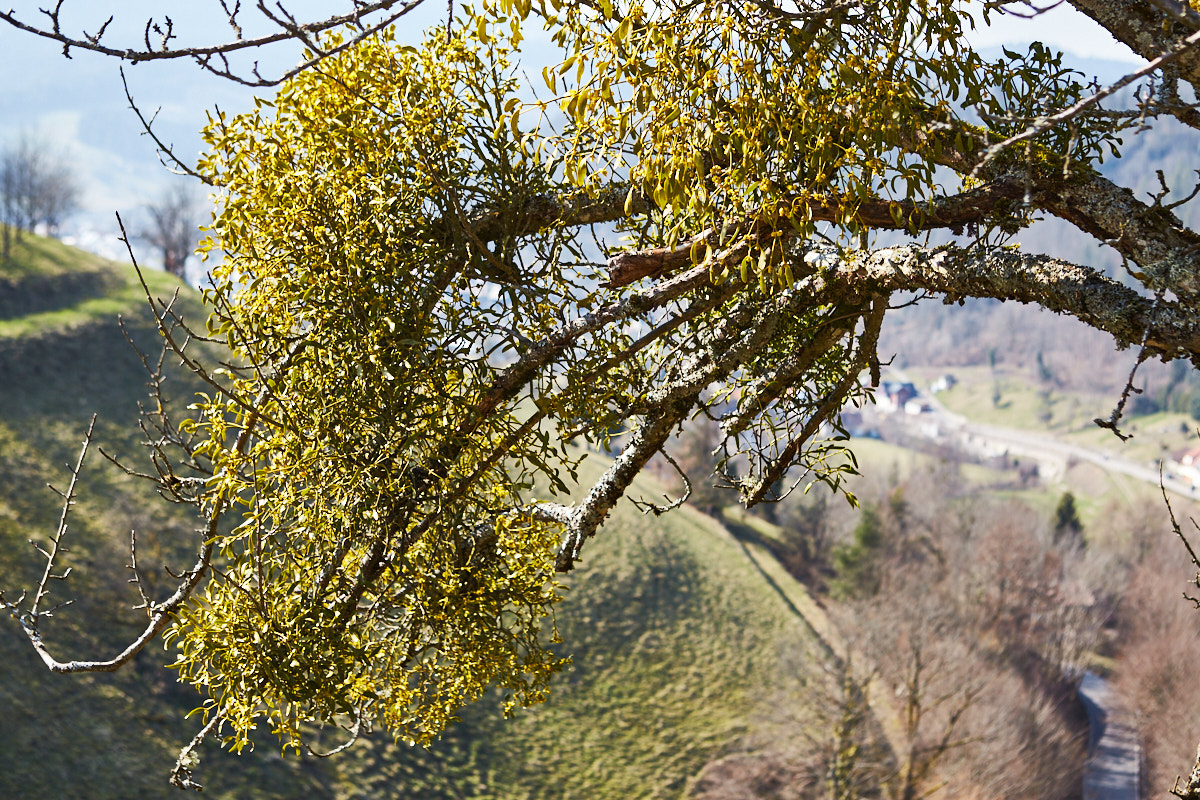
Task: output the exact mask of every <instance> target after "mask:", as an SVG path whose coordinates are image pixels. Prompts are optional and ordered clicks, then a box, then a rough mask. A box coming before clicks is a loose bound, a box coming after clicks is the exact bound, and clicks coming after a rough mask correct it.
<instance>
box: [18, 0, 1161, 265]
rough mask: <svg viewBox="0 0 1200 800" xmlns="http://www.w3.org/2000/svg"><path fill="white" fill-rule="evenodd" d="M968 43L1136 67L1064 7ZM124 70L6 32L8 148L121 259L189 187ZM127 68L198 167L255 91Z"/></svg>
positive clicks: (95, 14)
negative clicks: (172, 185)
mask: <svg viewBox="0 0 1200 800" xmlns="http://www.w3.org/2000/svg"><path fill="white" fill-rule="evenodd" d="M10 2H11V3H12V7H13V8H14V10H15V11H16V13H17V16H18V18H20V19H24V20H30V21H32V20H34V19H36V18H37V17H38V11H37V6H39V5H41V6H45V5H46V0H16V2H13V0H10ZM245 5H246V6H248V7H249V6H251V4H250V3H246V4H245ZM287 5H288V7H289V8H290V9H291V10H292V11H293V12H294V13H295V14H296V15H297V16H298V17H300V18H317V17H319V16H321V15H322V12H324V13H329V9H331V8H333V9H340V8H341V7H342V6H348V5H349V4H348V3H344V2H342V3H330V2H329V0H293V2H288V3H287ZM64 7H65V13H64V28H65V29H67V30H73V31H78V30H79V29H80V28H83V29H84V30H87V31H89V32H94V31H95V30H96V29H97V28H98V27H99V25H100V23H102V22H103V19H104V18H105V14H104V13H101V12H100V11H98V10H96V9H104V8H112V9H114V10H115V12H116V13H117V14H118V15H119V16H118V17H117V18H116V19H115V20H114V22H113V24H112V27H111V28H110V31H109V33H108V34H106V37H105V40H106V41H109V40H111V41H112V42H113V43H116V42H123V43H128V42H130V40H131V39H133V40H134V41H136V40H137V39H139V38H140V33H141V26H142V25H144V21H145V19H146V18H147V17H148V16H150V15H151V14H157V15H162V14H168V15H170V16H172V18H174V19H175V21H176V23H177V29H178V30H179V32H180V35H181V36H182V37H184V38H183V42H184V43H189V42H195V43H198V42H212V41H223V40H227V39H229V38H232V36H231V31H230V29H229V27H228V25H227V24H226V23H225V21H224V18H223V16H222V15H221V12H220V8H219V5H218V3H217V0H207V2H203V3H201V2H197V0H182V1H181V0H153V1H152V2H151V1H148V0H120V1H119V2H118V1H117V0H111V2H102V1H101V0H67V2H66V3H65V4H64ZM248 10H249V9H248ZM444 13H445V4H444V3H443V2H441V0H433V2H432V3H428V2H427V4H426V6H424V7H422V8H420V9H418V11H417V12H415V13H414V14H412V15H411V16H410V17H407V18H406V19H405V20H404V22H403V23H402V29H407V30H409V31H411V33H412V38H413V39H416V38H419V36H420V32H421V30H423V29H424V28H425V27H426V26H428V25H429V24H430V23H431V22H433V21H436V20H438V19H439V18H441V17H442V16H443V15H444ZM252 23H253V19H252V18H251V17H249V16H247V17H246V19H245V20H244V24H247V30H246V31H245V35H246V36H248V37H249V36H253V35H254V33H255V30H254V29H253V27H251V24H252ZM971 38H972V40H973V42H974V43H975V44H976V45H977V46H979V47H989V46H996V45H1000V44H1009V45H1021V44H1027V43H1028V42H1030V41H1034V40H1041V41H1043V42H1046V43H1047V44H1049V45H1052V46H1055V47H1058V48H1060V49H1062V50H1064V51H1066V52H1069V53H1072V54H1074V55H1076V56H1080V57H1084V58H1090V59H1107V60H1111V61H1122V62H1127V63H1129V64H1133V63H1137V62H1138V59H1137V58H1136V57H1135V56H1134V55H1133V54H1132V53H1131V52H1130V51H1129V50H1128V49H1127V48H1125V47H1124V46H1123V45H1121V44H1119V43H1117V42H1116V41H1114V40H1113V39H1112V37H1111V36H1110V35H1109V34H1108V32H1107V31H1105V30H1103V29H1102V28H1100V27H1099V26H1098V25H1096V24H1095V23H1093V22H1092V21H1091V20H1089V19H1087V18H1086V17H1084V16H1082V15H1081V14H1078V13H1077V12H1075V11H1074V10H1073V9H1071V8H1070V7H1069V6H1067V5H1066V4H1062V5H1060V6H1058V7H1057V8H1055V9H1053V10H1052V11H1050V12H1047V13H1046V14H1044V15H1042V16H1040V17H1038V18H1036V19H1033V20H1026V19H1020V18H1017V17H1012V16H1004V17H994V18H993V20H992V26H991V27H990V28H980V29H979V30H977V31H976V32H975V33H974V34H973V35H972V37H971ZM297 56H298V51H297V50H296V49H295V48H292V47H286V46H283V47H276V48H274V49H271V50H269V51H265V52H260V53H258V54H256V56H255V57H256V58H258V59H259V60H260V62H261V66H262V67H264V72H269V71H272V70H273V71H275V72H277V71H278V70H279V69H280V68H286V66H287V65H289V64H292V63H295V61H296V59H297ZM117 68H118V64H117V62H115V61H114V60H112V59H107V58H103V57H99V56H95V55H91V54H88V53H80V52H73V53H72V58H71V59H66V58H63V56H62V52H61V48H60V47H59V46H57V45H55V44H54V43H52V42H49V41H46V40H42V39H38V38H37V37H34V36H32V35H29V34H26V33H22V32H20V31H17V30H15V29H13V28H10V27H9V26H7V25H4V24H3V23H0V76H3V80H2V81H0V145H2V144H5V143H7V142H10V141H12V140H13V139H15V138H16V137H17V136H18V135H21V134H22V133H25V134H27V135H34V136H36V137H37V138H38V139H39V140H42V141H45V142H48V143H49V144H50V145H51V146H53V147H54V148H56V149H57V150H58V151H59V152H61V153H62V154H63V155H64V157H66V158H69V159H70V161H71V163H72V164H73V165H74V167H75V168H76V169H77V171H78V174H79V175H80V176H81V178H82V182H83V184H84V187H85V195H84V198H83V213H81V214H80V215H79V216H78V218H77V219H76V220H75V221H74V226H73V227H74V229H75V233H76V234H77V236H80V237H81V238H80V240H79V242H78V243H79V244H81V245H82V246H85V247H87V249H92V250H96V251H98V252H104V253H105V254H106V255H110V256H113V257H117V256H119V255H121V252H120V250H119V246H118V245H117V243H116V241H115V237H114V235H113V231H115V224H114V222H113V220H114V217H113V212H114V211H119V212H121V214H122V216H123V217H126V218H127V219H129V220H134V219H136V218H137V216H138V215H139V214H140V213H142V208H143V206H144V205H145V203H146V202H147V201H148V200H149V199H150V198H152V197H153V196H154V195H155V194H157V193H158V192H160V191H162V189H163V187H164V186H166V185H167V184H168V182H169V181H178V180H183V179H181V178H176V177H173V176H171V175H169V174H167V173H166V171H165V170H164V169H163V168H162V167H161V166H160V165H159V164H158V161H157V158H156V157H155V155H154V148H153V145H152V143H151V142H150V141H149V140H148V139H147V138H146V137H144V136H140V135H139V134H140V130H141V129H140V126H139V125H138V123H137V120H136V118H135V117H134V115H133V113H132V112H131V111H129V109H128V108H127V105H128V104H127V102H126V100H125V96H124V92H123V90H122V88H121V80H120V76H119V74H118V69H117ZM1112 68H1113V65H1110V66H1109V69H1110V70H1111V69H1112ZM1120 69H1123V68H1122V67H1118V68H1117V70H1118V71H1120ZM125 70H126V74H127V76H128V78H129V83H130V87H131V89H132V90H133V94H134V98H135V100H136V101H137V102H138V104H139V105H140V106H142V108H143V109H144V110H145V111H146V112H148V113H149V112H154V110H155V109H158V124H157V125H156V128H159V129H161V133H162V135H163V136H164V137H165V138H166V139H167V140H168V141H169V142H171V143H173V144H174V145H175V146H176V147H177V151H178V153H179V154H180V156H181V157H183V158H185V159H193V158H194V157H195V155H196V154H197V153H198V152H199V149H200V138H199V136H198V133H197V132H198V131H199V129H200V128H201V127H202V126H203V125H204V123H205V119H206V112H207V111H208V110H210V109H212V108H213V107H214V106H220V107H221V108H222V109H225V110H227V111H238V110H241V109H243V108H245V107H247V106H248V105H249V103H250V97H251V93H250V92H249V90H246V89H243V88H241V87H238V86H235V85H233V84H231V83H229V82H227V81H223V80H220V79H217V78H214V77H212V76H208V75H205V74H204V73H202V72H201V71H200V70H199V69H198V68H197V67H195V66H194V65H192V64H189V63H184V62H174V63H171V62H157V63H148V64H138V65H134V66H132V67H130V66H126V68H125ZM1085 71H1088V68H1085ZM267 93H268V94H269V90H267Z"/></svg>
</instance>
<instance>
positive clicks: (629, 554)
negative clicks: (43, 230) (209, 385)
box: [0, 238, 826, 800]
mask: <svg viewBox="0 0 1200 800" xmlns="http://www.w3.org/2000/svg"><path fill="white" fill-rule="evenodd" d="M22 247H23V249H20V250H18V251H17V261H16V262H14V264H12V265H10V268H9V269H7V270H6V271H4V272H3V274H2V277H3V278H4V279H6V280H8V281H9V285H10V286H12V287H16V288H14V291H17V292H20V291H27V292H28V293H30V295H31V296H34V295H36V296H38V297H39V298H40V300H39V303H40V306H39V307H38V310H37V311H36V313H34V314H29V315H25V316H13V315H10V316H9V317H8V318H0V374H4V375H5V380H4V381H0V481H2V483H0V485H2V486H3V487H4V488H3V490H0V587H3V588H5V589H7V590H9V591H12V590H14V589H16V588H18V587H21V586H28V585H29V584H30V583H31V582H32V581H33V580H34V579H35V576H36V571H37V569H38V568H39V566H40V565H39V562H38V559H37V557H36V553H34V552H33V550H32V548H30V547H29V546H28V544H26V542H25V540H26V539H28V538H33V539H35V540H40V541H44V540H45V537H46V535H47V534H48V533H49V532H50V531H51V530H52V528H53V525H54V523H55V521H56V519H57V513H58V504H57V499H56V498H55V497H54V495H52V494H51V493H50V492H49V491H47V490H46V489H45V488H44V484H45V483H46V482H47V481H54V482H56V483H61V482H62V481H63V479H64V469H63V464H64V463H65V462H66V461H67V460H68V459H70V458H71V457H72V456H73V455H74V454H75V452H76V451H77V449H78V446H79V440H80V438H81V435H82V432H83V430H84V428H85V427H86V424H87V419H88V417H89V416H90V414H91V413H92V412H93V411H99V412H100V413H101V422H100V424H99V429H98V430H99V434H98V438H99V439H100V441H101V443H102V444H104V445H105V446H106V447H108V448H110V449H115V450H116V451H118V452H122V453H128V454H134V453H136V452H137V450H138V447H137V441H138V440H139V439H140V433H139V432H138V431H137V430H136V428H135V426H134V414H135V411H136V403H137V401H138V400H139V399H140V398H141V397H142V396H143V395H144V387H143V383H144V380H145V379H144V376H143V374H142V371H141V365H140V364H139V363H138V361H137V359H136V357H135V356H134V354H133V352H132V351H131V350H130V348H129V347H128V345H127V344H126V343H125V341H124V338H123V337H122V336H121V334H120V331H119V330H118V329H117V327H116V325H115V321H114V320H113V315H115V314H116V313H120V314H122V315H125V316H126V317H127V318H129V319H131V320H133V323H132V324H133V333H134V336H135V338H136V339H138V340H139V341H140V342H141V343H142V344H143V346H146V347H150V346H152V345H153V344H154V340H155V335H154V332H153V331H152V330H151V329H150V327H149V323H148V321H147V317H146V315H145V313H144V310H143V309H142V306H141V300H140V299H139V295H138V291H137V290H135V289H136V284H135V283H134V277H133V274H132V271H131V270H129V269H128V268H126V267H121V266H118V265H112V264H108V263H104V262H101V261H99V260H97V259H94V258H92V257H90V256H84V255H81V254H77V253H74V251H70V250H68V249H66V248H63V247H62V246H61V245H58V244H57V243H53V242H47V241H44V240H39V239H36V238H34V239H27V240H26V243H25V244H24V245H23V246H22ZM75 268H78V270H80V272H81V273H90V274H94V275H95V277H93V278H89V279H87V280H78V281H74V282H72V279H62V276H64V275H70V274H71V270H72V269H75ZM151 279H152V281H153V287H154V289H155V291H162V292H164V293H169V292H170V291H174V288H175V285H172V284H171V279H170V278H169V277H168V276H164V275H162V274H161V273H156V274H154V275H153V276H152V278H151ZM56 280H63V286H66V287H67V289H64V290H63V291H61V292H58V293H54V292H51V299H50V300H47V299H46V298H45V297H43V296H42V295H40V294H39V292H38V290H37V289H36V286H37V285H44V284H45V282H46V281H50V282H53V281H56ZM39 281H41V282H42V283H41V284H39V283H38V282H39ZM31 286H32V287H34V288H31ZM89 287H90V288H89ZM68 289H69V290H68ZM54 298H57V299H54ZM182 302H184V304H185V306H186V308H187V309H188V313H189V314H193V315H198V314H200V313H202V311H201V310H200V308H199V305H198V302H197V299H196V297H195V295H194V294H192V293H190V292H185V297H184V298H183V299H182ZM35 305H36V304H35ZM0 317H2V315H0ZM197 318H199V317H197ZM173 386H174V389H173V394H174V396H175V398H176V399H177V400H179V401H181V402H186V401H187V398H188V397H189V396H190V393H191V391H193V390H194V389H195V384H194V383H190V382H189V381H188V380H186V379H184V378H181V377H177V378H176V379H175V382H174V383H173ZM602 468H603V459H601V458H599V457H597V456H594V455H592V456H589V457H588V459H587V461H585V463H584V465H583V476H584V478H585V480H586V479H588V478H594V477H595V476H596V474H598V471H599V470H601V469H602ZM632 493H633V494H634V495H635V496H636V495H637V494H644V495H646V496H650V497H655V496H658V495H660V494H661V492H660V489H659V487H657V486H654V485H652V484H651V483H649V482H639V483H638V484H637V485H636V486H635V488H634V490H633V492H632ZM75 520H76V522H75V526H74V528H73V539H72V548H73V551H72V553H71V559H72V560H71V565H72V566H73V567H74V568H75V574H74V577H73V578H72V580H71V583H70V585H69V586H68V587H65V588H68V589H69V590H70V591H71V592H73V593H75V594H76V595H77V596H78V598H79V600H78V603H77V604H76V605H75V606H71V607H69V608H67V609H64V610H63V611H61V612H60V613H59V614H58V615H57V619H56V621H55V624H54V625H53V626H52V627H51V628H50V629H49V630H48V639H49V642H50V644H51V647H52V648H54V650H55V652H56V653H58V654H60V655H62V656H66V655H68V654H75V655H79V656H86V657H101V656H107V655H110V654H112V653H113V652H114V651H115V649H116V648H118V647H119V646H120V645H121V644H123V643H124V641H125V640H127V638H128V637H129V636H130V634H131V632H132V631H133V630H135V626H136V625H137V623H138V617H137V615H136V614H134V613H132V612H130V611H128V608H127V607H128V605H129V604H130V603H131V601H133V594H134V593H133V590H132V589H131V588H130V587H129V586H128V585H127V584H126V582H125V578H126V576H127V571H126V570H125V569H124V564H125V562H126V560H127V559H128V553H127V552H126V550H125V547H126V542H127V537H128V535H129V530H130V528H137V529H138V530H139V531H141V532H142V533H141V537H142V538H141V542H142V545H141V546H142V547H143V548H144V552H143V558H144V560H145V561H146V562H149V563H155V564H162V563H168V564H171V565H173V566H174V567H175V568H176V569H178V568H179V567H180V566H182V565H183V564H185V563H187V562H186V558H187V557H188V555H189V553H190V551H191V550H192V548H193V547H194V538H195V537H194V534H193V532H192V528H193V526H194V521H193V520H190V519H189V518H187V517H186V515H180V514H179V513H178V509H175V508H170V507H166V506H164V505H163V504H162V503H160V502H156V501H155V499H154V498H153V497H152V496H151V495H150V493H149V492H148V491H147V488H146V487H144V486H141V485H139V484H137V483H133V482H130V481H129V480H128V479H126V478H124V477H123V476H120V475H118V474H116V473H115V471H114V470H113V469H111V468H110V467H108V466H107V465H105V464H104V462H103V461H102V460H101V459H99V458H93V459H92V461H91V462H90V463H89V467H88V469H87V470H86V485H85V488H84V490H83V495H82V498H81V502H80V505H79V506H78V508H77V509H76V516H75ZM153 573H154V574H155V575H156V576H157V578H158V580H160V581H162V582H164V583H165V582H166V581H167V580H168V579H167V578H166V576H165V575H163V573H162V572H161V571H160V570H157V569H156V570H153ZM566 586H567V592H566V599H565V600H564V602H563V603H562V604H561V605H560V610H559V626H560V629H561V632H562V635H563V639H564V644H563V645H562V648H563V653H564V654H568V655H570V656H571V657H572V658H573V665H572V666H571V667H570V668H569V669H568V671H567V672H566V673H565V674H563V675H562V676H560V679H559V681H558V683H557V686H556V689H555V692H554V694H553V696H552V698H551V700H550V702H548V703H547V704H545V705H543V706H540V707H538V708H534V709H529V710H525V711H520V712H518V713H517V714H516V715H515V717H514V718H513V719H510V720H505V719H503V718H502V717H501V715H500V714H499V713H498V710H497V709H498V702H497V701H496V699H495V698H485V699H484V700H483V701H482V702H480V703H479V704H478V705H477V706H476V707H473V708H470V709H468V710H467V711H466V713H465V714H464V720H463V722H462V724H460V725H458V726H456V727H455V728H453V729H452V730H451V731H449V732H448V734H447V735H446V737H445V739H444V740H443V741H441V742H439V743H438V744H437V745H435V746H434V747H433V748H432V749H430V750H428V751H425V750H421V749H412V748H408V747H405V746H403V745H396V744H393V743H392V742H391V741H390V740H389V739H388V738H387V737H386V735H383V734H379V733H377V734H374V735H372V736H369V737H367V739H366V740H365V741H364V742H362V743H360V744H359V745H357V746H356V747H355V748H352V749H351V750H350V751H348V752H347V753H345V754H343V755H342V756H340V757H337V758H333V759H327V760H320V759H315V758H312V757H308V756H305V757H292V756H289V757H288V758H286V759H284V758H281V757H280V756H279V755H278V750H277V746H276V744H275V743H274V742H273V741H272V740H271V738H270V736H269V735H264V737H263V738H262V739H261V741H260V742H259V744H258V747H257V749H256V750H255V751H254V752H253V753H249V754H247V755H243V756H240V757H238V756H232V755H228V754H223V753H220V752H218V750H217V749H216V747H215V746H209V745H206V747H205V749H204V751H203V754H202V755H203V765H202V767H201V770H200V772H199V773H198V775H199V777H200V778H201V779H202V780H204V781H206V783H207V788H206V795H208V796H215V797H219V798H244V797H255V798H285V797H312V798H408V797H411V798H460V799H461V798H496V799H499V798H514V799H515V798H555V800H559V799H560V798H628V797H638V798H652V797H654V798H657V797H662V798H668V797H669V798H674V797H679V796H681V794H682V793H683V792H684V791H685V789H686V787H687V786H688V784H689V781H690V780H692V779H693V778H694V777H695V776H696V775H697V774H698V772H699V771H700V770H701V769H702V768H703V767H704V765H705V764H706V763H709V762H711V761H713V760H714V759H717V758H720V757H722V756H725V755H728V754H730V753H743V752H759V751H762V750H764V749H766V750H770V751H772V752H775V753H780V752H782V753H784V754H785V756H786V757H793V756H795V755H796V754H797V753H798V752H799V751H801V750H803V748H804V747H806V746H807V745H806V744H805V743H806V742H807V741H808V739H809V738H810V737H812V736H819V735H820V734H821V732H820V731H819V730H814V729H813V727H812V723H811V722H809V721H808V720H809V719H810V718H809V717H808V716H807V715H806V709H808V708H810V707H811V704H812V703H813V702H815V701H814V699H813V698H814V692H815V693H817V694H820V692H822V691H823V686H822V685H821V682H822V680H823V678H822V675H823V673H822V672H821V671H820V669H819V666H820V664H821V662H822V661H823V660H824V659H825V657H826V655H825V651H824V650H823V649H822V646H821V645H820V643H819V642H818V641H817V640H816V639H815V637H813V636H812V634H811V631H810V629H809V628H808V627H807V626H806V624H805V623H804V621H803V620H802V619H801V618H800V617H799V616H798V615H797V613H796V610H795V607H794V603H792V602H791V601H789V600H788V599H787V598H786V597H785V596H784V594H783V593H781V591H780V588H779V585H778V583H777V582H776V583H772V582H770V581H767V580H764V577H763V573H762V571H761V569H760V567H759V566H756V564H755V563H754V562H753V561H752V560H751V559H750V558H749V557H748V555H747V552H746V550H745V549H744V548H742V546H741V545H740V544H739V543H738V542H736V541H735V540H734V539H732V538H731V537H730V536H729V535H728V533H727V532H726V531H725V530H724V529H722V528H721V527H720V526H719V525H717V524H716V523H715V522H713V521H712V520H710V519H708V518H707V517H703V516H702V515H699V514H697V513H695V512H693V511H691V510H689V509H683V510H680V511H678V512H676V513H673V514H670V515H668V516H666V517H663V518H661V519H655V518H653V517H644V516H642V515H641V514H640V513H638V512H637V511H636V510H635V509H634V508H633V507H632V506H631V505H630V504H629V503H628V502H624V503H622V504H621V506H620V507H619V509H618V510H617V511H616V512H615V513H614V515H613V518H612V519H611V520H610V522H609V523H608V524H606V525H605V526H604V528H603V529H602V530H601V531H600V532H599V534H598V535H597V538H596V539H595V540H593V541H592V542H591V543H590V544H589V546H588V548H587V549H586V551H585V553H584V560H583V562H582V564H581V566H580V568H579V569H578V570H577V571H576V572H574V573H572V574H571V576H570V577H569V579H568V581H567V584H566ZM789 591H791V592H793V593H795V592H802V589H800V588H799V587H798V586H793V587H791V588H790V589H789ZM165 660H166V654H164V653H163V652H162V650H161V649H159V647H158V646H152V647H150V648H148V650H147V651H146V652H145V653H144V654H143V655H142V656H141V657H139V658H138V660H137V662H136V663H135V664H134V665H133V667H132V668H131V669H126V670H124V671H122V672H121V673H118V674H116V675H112V676H92V677H64V676H53V675H51V674H49V673H48V672H47V671H46V670H45V669H44V667H42V666H41V664H40V662H39V661H38V660H37V658H36V656H35V655H34V653H33V652H32V650H31V649H30V648H29V647H28V645H27V643H25V642H24V641H23V640H22V638H21V637H20V635H19V632H18V630H17V628H16V625H15V623H13V621H11V620H9V619H7V618H5V619H3V620H2V621H0V719H3V723H2V724H0V797H14V798H15V797H20V798H23V800H38V799H39V798H87V799H88V800H93V799H95V800H103V798H133V797H138V798H155V797H178V796H179V795H178V793H177V792H176V790H173V789H170V788H169V787H168V786H167V784H166V776H167V773H168V771H169V769H170V767H171V765H172V764H173V762H174V754H175V753H176V752H177V751H178V748H179V747H180V746H182V744H183V743H184V742H186V741H187V739H188V738H190V736H191V734H192V733H193V732H194V729H195V727H196V726H195V721H194V720H192V721H185V720H183V714H184V713H185V712H186V711H187V710H189V709H190V708H192V707H193V706H194V705H195V704H196V703H197V697H196V695H195V694H194V693H193V692H191V690H190V689H187V688H186V687H181V686H180V685H178V684H176V683H175V682H174V680H173V676H172V673H170V672H169V671H165V670H163V669H161V668H160V667H159V664H161V663H162V662H163V661H165ZM326 741H327V743H328V744H330V745H333V744H337V743H338V741H339V740H338V739H337V737H336V736H333V735H330V736H328V737H327V740H326Z"/></svg>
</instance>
